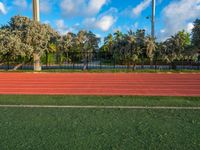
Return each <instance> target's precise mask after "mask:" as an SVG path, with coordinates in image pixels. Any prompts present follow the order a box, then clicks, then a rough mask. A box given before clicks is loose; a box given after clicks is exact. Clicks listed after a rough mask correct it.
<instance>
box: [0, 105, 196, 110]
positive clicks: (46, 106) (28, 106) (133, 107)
mask: <svg viewBox="0 0 200 150" xmlns="http://www.w3.org/2000/svg"><path fill="white" fill-rule="evenodd" d="M0 108H73V109H158V110H159V109H165V110H167V109H169V110H171V109H177V110H200V107H173V106H171V107H170V106H167V107H165V106H96V105H87V106H81V105H80V106H78V105H77V106H73V105H64V106H59V105H0Z"/></svg>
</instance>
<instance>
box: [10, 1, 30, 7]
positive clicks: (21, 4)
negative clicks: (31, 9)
mask: <svg viewBox="0 0 200 150" xmlns="http://www.w3.org/2000/svg"><path fill="white" fill-rule="evenodd" d="M13 5H15V6H17V7H21V8H27V6H28V4H27V1H26V0H14V1H13Z"/></svg>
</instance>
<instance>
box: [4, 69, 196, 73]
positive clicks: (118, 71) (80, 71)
mask: <svg viewBox="0 0 200 150" xmlns="http://www.w3.org/2000/svg"><path fill="white" fill-rule="evenodd" d="M0 72H34V71H33V70H16V71H12V70H9V71H6V70H0ZM41 72H53V73H54V72H64V73H200V70H189V69H188V70H186V69H185V70H154V69H143V70H131V69H130V70H128V69H91V70H86V71H83V70H79V69H48V70H42V71H41Z"/></svg>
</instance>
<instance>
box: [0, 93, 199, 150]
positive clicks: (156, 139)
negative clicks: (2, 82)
mask: <svg viewBox="0 0 200 150" xmlns="http://www.w3.org/2000/svg"><path fill="white" fill-rule="evenodd" d="M6 104H7V105H14V104H16V105H20V104H24V105H30V104H31V105H98V106H102V105H103V106H108V105H110V106H119V105H121V106H185V107H187V106H200V98H198V97H193V98H192V97H184V98H183V97H94V96H89V97H88V96H81V97H80V96H16V95H13V96H11V95H10V96H6V95H4V96H3V95H1V96H0V105H6ZM199 116H200V111H199V110H175V109H174V110H159V109H158V110H151V109H148V110H146V109H85V108H82V109H80V108H79V109H77V108H7V107H4V108H2V107H1V108H0V149H1V150H4V149H15V150H18V149H19V150H21V149H43V150H45V149H48V150H49V149H53V150H55V149H60V150H61V149H70V150H88V149H89V150H90V149H91V150H107V149H112V150H131V149H164V150H166V149H181V150H184V149H187V150H189V149H199V147H200V117H199Z"/></svg>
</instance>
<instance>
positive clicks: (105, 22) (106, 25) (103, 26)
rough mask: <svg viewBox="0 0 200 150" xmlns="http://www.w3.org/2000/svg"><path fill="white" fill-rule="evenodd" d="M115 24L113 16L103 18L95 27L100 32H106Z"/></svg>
mask: <svg viewBox="0 0 200 150" xmlns="http://www.w3.org/2000/svg"><path fill="white" fill-rule="evenodd" d="M114 23H115V19H114V18H113V16H103V17H102V18H100V19H99V20H98V21H97V22H96V27H97V28H99V29H100V30H102V31H104V32H105V31H108V30H109V29H110V28H111V27H112V25H113V24H114Z"/></svg>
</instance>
